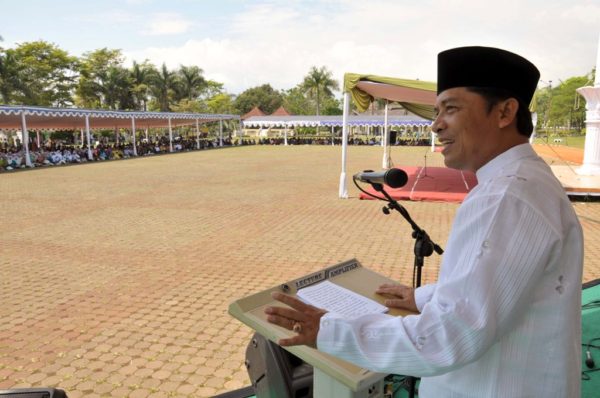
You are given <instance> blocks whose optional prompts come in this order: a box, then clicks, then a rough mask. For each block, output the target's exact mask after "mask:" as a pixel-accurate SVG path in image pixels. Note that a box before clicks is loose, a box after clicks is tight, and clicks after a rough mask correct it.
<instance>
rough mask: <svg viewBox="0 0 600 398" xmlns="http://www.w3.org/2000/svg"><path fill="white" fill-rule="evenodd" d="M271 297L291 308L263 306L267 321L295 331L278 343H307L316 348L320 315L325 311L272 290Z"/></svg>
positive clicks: (286, 344) (287, 344)
mask: <svg viewBox="0 0 600 398" xmlns="http://www.w3.org/2000/svg"><path fill="white" fill-rule="evenodd" d="M271 297H273V298H274V299H275V300H277V301H280V302H282V303H284V304H287V305H289V306H290V307H292V308H284V307H267V308H265V314H267V321H269V322H270V323H273V324H275V325H279V326H281V327H283V328H286V329H288V330H293V331H294V332H296V333H297V334H296V335H295V336H293V337H290V338H289V339H281V340H279V345H281V346H292V345H307V346H310V347H313V348H316V346H317V334H318V333H319V325H320V322H321V317H322V316H323V315H325V313H326V312H327V311H325V310H322V309H320V308H317V307H313V306H312V305H308V304H305V303H303V302H302V301H300V300H298V299H297V298H295V297H292V296H288V295H287V294H283V293H279V292H273V293H271Z"/></svg>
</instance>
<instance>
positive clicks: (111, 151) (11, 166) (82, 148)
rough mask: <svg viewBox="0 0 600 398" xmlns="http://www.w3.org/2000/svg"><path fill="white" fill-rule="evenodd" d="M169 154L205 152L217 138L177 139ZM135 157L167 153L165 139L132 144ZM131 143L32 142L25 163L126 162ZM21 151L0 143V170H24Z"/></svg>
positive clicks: (17, 146) (228, 140) (19, 146)
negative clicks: (134, 146)
mask: <svg viewBox="0 0 600 398" xmlns="http://www.w3.org/2000/svg"><path fill="white" fill-rule="evenodd" d="M172 145H173V152H183V151H191V150H197V149H208V148H214V147H218V146H220V140H218V139H212V138H211V139H201V140H199V141H196V139H187V138H181V137H177V138H176V139H175V140H173V143H172ZM228 145H232V140H231V138H230V137H227V138H224V139H223V146H228ZM136 151H137V156H149V155H156V154H161V153H169V152H170V151H171V150H170V145H169V138H168V137H157V138H156V139H155V140H141V141H140V142H138V143H137V145H136ZM136 151H134V148H133V144H131V143H125V144H123V143H120V144H115V143H109V142H108V141H107V140H103V142H96V143H95V144H94V145H93V147H91V148H90V150H89V154H88V148H87V146H86V145H77V144H71V143H64V142H59V141H54V142H53V141H51V140H48V141H46V142H45V143H44V144H43V145H41V146H39V147H38V146H37V143H36V141H35V140H32V141H31V142H30V144H29V160H30V164H31V165H32V166H34V167H42V166H56V165H63V164H70V163H82V162H90V161H92V162H94V161H104V160H115V159H127V158H130V157H133V156H136V154H135V152H136ZM26 164H27V162H26V159H25V150H24V148H23V145H22V144H21V143H20V142H19V141H18V140H17V141H16V143H15V144H9V143H7V142H0V171H10V170H15V169H21V168H25V167H26Z"/></svg>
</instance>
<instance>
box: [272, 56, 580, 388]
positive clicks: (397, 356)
mask: <svg viewBox="0 0 600 398" xmlns="http://www.w3.org/2000/svg"><path fill="white" fill-rule="evenodd" d="M538 79H539V71H538V70H537V68H536V67H535V66H534V65H533V64H531V63H530V62H529V61H527V60H526V59H524V58H522V57H520V56H518V55H516V54H513V53H510V52H507V51H504V50H499V49H495V48H486V47H462V48H456V49H451V50H448V51H444V52H442V53H440V54H439V56H438V97H437V100H436V110H437V117H436V119H435V121H434V123H433V125H432V129H433V130H434V131H435V132H436V133H437V134H438V138H439V140H440V142H441V143H442V144H443V146H444V149H443V152H442V154H443V156H444V161H445V163H446V165H447V166H448V167H452V168H456V169H460V170H471V171H473V172H476V174H477V179H478V181H479V184H478V185H477V187H475V188H474V189H473V190H472V191H471V193H469V195H468V196H467V198H466V199H465V201H464V202H463V204H462V205H461V207H460V208H459V210H458V212H457V214H456V218H455V220H454V224H453V227H452V230H451V232H450V236H449V239H448V242H447V245H446V252H445V253H444V258H443V261H442V265H441V269H440V275H439V279H438V282H437V283H435V284H431V285H425V286H423V287H420V288H418V289H416V290H415V289H412V288H409V287H406V286H401V285H384V286H381V287H380V288H379V289H378V290H377V292H378V293H381V294H386V295H388V297H389V295H391V296H392V297H393V298H391V299H389V300H387V301H386V305H388V306H390V307H399V308H406V309H411V310H413V311H419V312H420V314H418V315H411V316H405V317H394V316H390V315H386V314H377V315H367V316H364V317H361V318H358V319H355V320H346V319H341V318H340V317H338V316H336V315H335V314H331V313H326V312H325V311H324V310H321V309H318V308H315V307H311V306H308V305H306V304H303V303H302V302H300V301H298V300H297V299H295V298H293V297H290V296H286V295H283V294H280V293H275V294H274V298H276V299H277V300H279V301H281V302H283V303H285V304H288V305H289V306H290V307H291V308H287V307H286V308H282V307H269V308H267V309H266V311H265V312H266V313H267V314H268V317H267V319H268V320H269V322H272V323H274V324H277V325H280V326H282V327H285V328H287V329H290V330H294V331H295V332H296V333H297V334H296V335H295V336H293V337H291V338H289V339H282V340H281V341H280V342H279V343H280V344H281V345H283V346H288V345H297V344H306V345H311V346H316V347H318V349H319V350H321V351H324V352H327V353H330V354H332V355H335V356H337V357H339V358H342V359H345V360H348V361H350V362H353V363H355V364H357V365H359V366H361V367H364V368H367V369H371V370H374V371H378V372H384V373H396V374H404V375H412V376H419V377H421V378H422V380H421V384H420V390H419V396H421V397H424V398H431V397H457V398H458V397H477V398H480V397H578V396H580V372H581V308H580V305H581V276H582V268H583V235H582V230H581V226H580V225H579V221H578V219H577V216H576V214H575V212H574V211H573V208H572V206H571V204H570V202H569V200H568V198H567V196H566V194H565V192H564V190H563V188H562V187H561V185H560V183H559V182H558V181H557V179H556V178H555V177H554V175H553V174H552V171H551V170H550V168H549V167H548V165H547V164H546V163H545V162H544V161H543V160H542V159H541V158H539V157H538V156H537V155H536V153H535V152H534V151H533V149H532V147H531V146H530V145H529V143H528V138H529V136H530V135H531V132H532V130H533V126H532V124H531V115H530V113H529V110H528V104H529V103H530V101H531V98H532V96H533V93H534V91H535V88H536V86H537V82H538Z"/></svg>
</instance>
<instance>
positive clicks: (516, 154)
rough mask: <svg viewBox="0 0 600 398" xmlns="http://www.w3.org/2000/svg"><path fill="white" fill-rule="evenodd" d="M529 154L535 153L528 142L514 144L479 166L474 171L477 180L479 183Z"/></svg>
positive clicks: (533, 154)
mask: <svg viewBox="0 0 600 398" xmlns="http://www.w3.org/2000/svg"><path fill="white" fill-rule="evenodd" d="M530 156H536V153H535V151H534V150H533V147H532V146H531V145H530V144H529V143H525V144H520V145H517V146H514V147H512V148H510V149H509V150H507V151H504V152H502V153H501V154H500V155H498V156H496V157H495V158H493V159H492V160H490V161H489V162H487V163H486V164H484V165H483V166H481V167H480V168H479V170H477V172H476V173H475V174H476V175H477V181H478V182H479V183H480V184H481V183H482V182H484V181H487V180H489V179H491V178H493V177H494V176H495V175H496V174H497V173H498V171H499V170H502V169H503V168H504V167H505V166H507V165H510V164H512V163H514V162H516V161H517V160H519V159H522V158H525V157H530Z"/></svg>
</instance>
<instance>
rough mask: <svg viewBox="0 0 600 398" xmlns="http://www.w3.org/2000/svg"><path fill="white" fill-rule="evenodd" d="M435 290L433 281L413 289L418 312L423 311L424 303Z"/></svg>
mask: <svg viewBox="0 0 600 398" xmlns="http://www.w3.org/2000/svg"><path fill="white" fill-rule="evenodd" d="M434 292H435V283H432V284H428V285H423V286H421V287H418V288H416V289H415V304H416V305H417V308H418V310H419V312H421V311H423V307H424V306H425V304H426V303H427V302H428V301H429V300H431V297H433V293H434Z"/></svg>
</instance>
